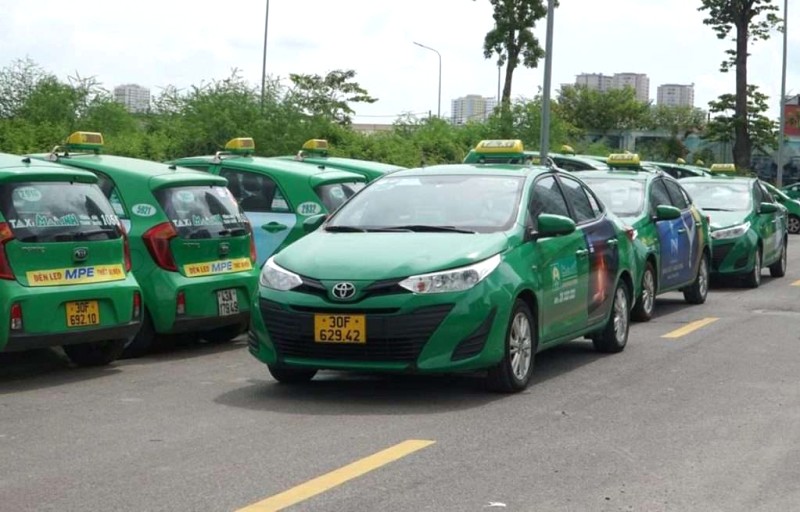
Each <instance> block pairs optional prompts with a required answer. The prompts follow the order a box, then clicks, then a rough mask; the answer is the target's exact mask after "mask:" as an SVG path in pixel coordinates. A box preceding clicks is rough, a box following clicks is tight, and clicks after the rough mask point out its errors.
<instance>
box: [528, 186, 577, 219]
mask: <svg viewBox="0 0 800 512" xmlns="http://www.w3.org/2000/svg"><path fill="white" fill-rule="evenodd" d="M542 213H549V214H553V215H563V216H564V217H571V216H570V214H569V208H568V207H567V202H566V200H565V199H564V195H563V194H562V193H561V189H560V188H559V186H558V183H556V180H555V178H554V177H553V176H547V177H545V178H542V179H540V180H538V181H537V182H536V183H535V184H534V186H533V194H532V196H531V205H530V215H531V219H532V220H533V222H534V224H535V223H536V219H537V217H539V215H541V214H542Z"/></svg>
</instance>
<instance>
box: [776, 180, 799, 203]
mask: <svg viewBox="0 0 800 512" xmlns="http://www.w3.org/2000/svg"><path fill="white" fill-rule="evenodd" d="M780 190H781V192H783V193H784V194H786V195H787V196H789V197H791V198H792V199H800V183H792V184H791V185H786V186H785V187H782V188H781V189H780Z"/></svg>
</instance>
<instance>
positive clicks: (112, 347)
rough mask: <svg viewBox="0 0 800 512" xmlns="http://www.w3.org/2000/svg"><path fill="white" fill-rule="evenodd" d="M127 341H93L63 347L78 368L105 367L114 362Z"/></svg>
mask: <svg viewBox="0 0 800 512" xmlns="http://www.w3.org/2000/svg"><path fill="white" fill-rule="evenodd" d="M127 341H128V340H126V339H121V340H107V341H94V342H92V343H81V344H79V345H64V346H63V347H61V348H63V349H64V353H65V354H67V357H68V358H69V360H70V361H72V362H73V363H75V364H76V365H78V366H105V365H107V364H109V363H111V362H112V361H116V360H117V359H119V357H120V356H121V355H122V351H123V350H124V349H125V343H126V342H127Z"/></svg>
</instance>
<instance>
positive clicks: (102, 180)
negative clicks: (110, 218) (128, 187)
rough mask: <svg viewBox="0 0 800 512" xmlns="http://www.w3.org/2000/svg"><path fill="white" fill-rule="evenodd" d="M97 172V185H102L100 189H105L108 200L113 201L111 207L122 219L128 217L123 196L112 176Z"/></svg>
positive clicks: (104, 192) (104, 193)
mask: <svg viewBox="0 0 800 512" xmlns="http://www.w3.org/2000/svg"><path fill="white" fill-rule="evenodd" d="M96 174H97V185H98V186H99V187H100V190H102V191H103V195H105V196H106V198H107V199H108V202H109V203H111V208H112V209H113V210H114V213H116V214H117V215H118V216H119V218H120V219H128V213H127V212H126V211H125V205H124V203H123V202H122V196H121V195H120V193H119V189H118V188H117V186H116V185H115V184H114V182H113V181H111V178H109V177H108V176H106V175H105V174H101V173H96Z"/></svg>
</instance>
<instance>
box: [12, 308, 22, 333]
mask: <svg viewBox="0 0 800 512" xmlns="http://www.w3.org/2000/svg"><path fill="white" fill-rule="evenodd" d="M10 327H11V330H12V331H21V330H22V306H20V305H19V302H15V303H14V304H13V305H12V306H11V325H10Z"/></svg>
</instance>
